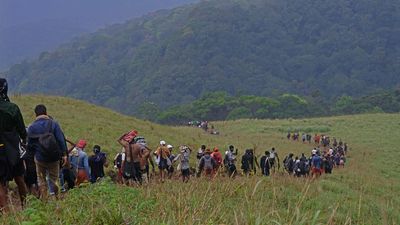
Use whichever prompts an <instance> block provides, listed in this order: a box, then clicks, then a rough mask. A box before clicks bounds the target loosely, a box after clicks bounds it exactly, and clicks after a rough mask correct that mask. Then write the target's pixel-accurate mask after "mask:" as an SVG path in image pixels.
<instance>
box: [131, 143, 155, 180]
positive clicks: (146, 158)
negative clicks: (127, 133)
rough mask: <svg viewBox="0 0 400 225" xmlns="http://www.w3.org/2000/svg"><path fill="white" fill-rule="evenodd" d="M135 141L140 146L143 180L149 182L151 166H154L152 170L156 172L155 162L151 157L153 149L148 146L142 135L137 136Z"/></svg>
mask: <svg viewBox="0 0 400 225" xmlns="http://www.w3.org/2000/svg"><path fill="white" fill-rule="evenodd" d="M135 143H136V144H137V145H139V146H140V151H141V152H140V154H141V158H140V171H141V174H142V182H143V183H144V184H148V183H149V180H150V166H149V163H150V164H151V167H152V172H153V173H154V162H153V159H152V157H151V149H149V148H148V147H147V144H146V141H145V139H144V138H142V137H137V138H135Z"/></svg>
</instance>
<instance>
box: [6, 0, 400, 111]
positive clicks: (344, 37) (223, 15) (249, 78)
mask: <svg viewBox="0 0 400 225" xmlns="http://www.w3.org/2000/svg"><path fill="white" fill-rule="evenodd" d="M399 15H400V13H399V5H398V4H397V1H396V0H388V1H384V2H381V1H375V0H361V1H357V2H349V1H347V0H338V1H329V0H324V1H314V0H304V1H297V0H283V1H282V0H268V1H260V0H259V1H250V0H239V1H234V0H218V1H217V0H212V1H201V2H200V3H198V4H195V5H190V6H185V7H180V8H176V9H173V10H162V11H159V12H156V13H152V14H150V15H147V16H145V17H141V18H139V19H135V20H132V21H129V22H127V23H125V24H121V25H113V26H110V27H107V28H105V29H102V30H99V31H98V32H96V33H94V34H91V35H87V36H85V37H82V38H79V39H78V40H74V41H73V42H71V43H69V44H66V45H64V46H62V47H60V48H59V49H57V50H55V51H54V52H51V53H43V54H41V55H40V56H39V57H38V58H37V59H36V60H34V61H32V62H24V63H21V64H17V65H15V66H13V67H12V68H11V69H10V70H9V71H7V72H6V75H7V77H9V79H10V83H12V84H15V85H16V86H18V89H17V92H21V93H50V94H56V95H67V96H71V97H75V98H79V99H84V100H87V101H90V102H92V103H96V104H100V105H103V106H107V107H111V108H113V109H116V110H118V111H120V112H124V113H128V114H131V113H137V112H138V111H139V110H140V108H141V106H142V105H143V104H146V103H154V104H155V105H156V106H157V107H160V108H162V109H163V108H165V107H168V106H171V105H176V104H180V103H187V102H190V101H192V100H194V99H197V98H198V97H199V96H201V95H202V94H204V93H205V92H208V91H217V90H218V91H220V90H223V91H226V92H228V93H229V94H231V95H243V94H252V95H257V96H277V95H280V94H282V93H294V94H300V95H301V96H303V95H321V96H322V97H323V98H328V99H331V98H334V97H336V96H341V95H344V94H346V95H350V96H354V95H357V96H359V95H364V94H366V93H370V92H372V91H376V90H380V89H387V88H393V87H396V86H398V85H399V82H400V80H399V79H400V78H399V76H398V73H399V71H400V64H399V62H400V61H399V60H398V59H399V57H400V56H399V53H400V50H399V46H398V44H397V39H398V38H397V37H399V36H400V33H399V32H400V29H399V26H398V21H400V18H399Z"/></svg>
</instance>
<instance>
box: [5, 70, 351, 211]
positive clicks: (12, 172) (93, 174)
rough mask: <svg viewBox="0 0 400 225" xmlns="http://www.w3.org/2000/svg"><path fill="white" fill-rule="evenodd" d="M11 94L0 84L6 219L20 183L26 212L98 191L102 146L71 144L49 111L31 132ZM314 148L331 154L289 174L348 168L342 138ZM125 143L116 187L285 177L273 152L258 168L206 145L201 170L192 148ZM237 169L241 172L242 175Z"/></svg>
mask: <svg viewBox="0 0 400 225" xmlns="http://www.w3.org/2000/svg"><path fill="white" fill-rule="evenodd" d="M7 91H8V85H7V81H6V80H5V79H1V78H0V209H1V211H4V210H5V211H6V210H7V205H8V197H7V192H8V183H9V182H10V181H12V180H14V181H15V183H16V184H17V187H18V192H19V196H20V200H21V204H22V205H23V204H24V201H25V198H26V195H27V194H28V193H31V194H33V195H36V196H37V197H38V198H41V199H44V200H46V199H48V197H49V196H54V197H55V198H58V196H59V193H60V192H65V191H68V190H69V189H72V188H74V187H76V186H80V185H81V184H86V183H95V182H97V181H98V180H99V179H101V178H103V177H104V176H105V171H104V170H105V167H108V164H109V163H108V159H107V155H106V154H105V153H104V152H103V151H102V150H101V147H100V146H99V145H94V147H93V154H91V156H88V153H87V150H86V146H87V142H86V141H85V140H83V139H82V140H79V141H78V142H77V143H74V142H72V141H70V140H67V139H66V138H65V136H64V133H63V131H62V129H61V126H60V125H59V123H58V122H57V121H55V120H54V119H53V118H52V117H50V116H49V115H48V114H47V108H46V106H45V105H42V104H40V105H37V106H36V107H35V108H34V112H35V115H36V118H35V120H34V121H33V122H32V123H31V124H30V125H29V126H28V128H26V127H25V123H24V120H23V118H22V115H21V112H20V109H19V107H18V106H17V105H16V104H14V103H12V102H10V99H9V98H8V96H7ZM295 136H296V138H294V137H295ZM298 136H299V135H298V134H293V135H290V134H288V139H291V138H293V140H298ZM303 136H304V135H303ZM308 136H309V135H305V140H303V142H306V141H309V140H310V138H308ZM317 137H319V138H318V142H317ZM314 140H315V143H316V144H317V145H318V146H319V145H320V144H321V143H322V146H323V147H321V149H320V147H317V148H314V149H313V150H312V151H311V156H310V157H309V158H307V157H306V156H305V154H302V155H301V156H299V157H295V158H293V157H294V155H293V154H289V155H288V156H287V157H285V159H284V160H283V165H284V168H285V170H286V171H287V172H288V173H289V174H291V175H294V176H309V175H312V176H314V177H317V176H319V175H321V174H322V173H323V172H325V173H331V172H332V168H334V167H338V166H344V163H345V161H346V158H345V156H346V152H347V145H346V144H345V143H342V142H341V141H339V142H338V143H336V139H335V138H334V139H333V145H332V147H331V145H330V141H329V137H328V136H326V135H322V136H321V137H320V135H315V138H314ZM117 142H118V143H119V144H120V145H121V146H122V148H121V151H120V152H119V153H118V154H117V155H116V156H115V157H114V160H113V163H114V168H115V170H116V171H117V175H116V181H117V182H118V183H120V184H124V185H128V186H139V185H146V184H149V182H150V181H151V180H156V179H154V178H153V176H154V175H155V170H156V167H158V177H159V178H158V180H159V182H161V183H163V182H164V181H165V180H166V179H173V178H175V177H180V179H182V181H183V182H185V183H186V182H189V180H190V179H191V177H200V176H205V177H208V178H209V179H214V178H215V177H216V176H218V175H224V176H228V177H235V176H237V175H244V176H252V175H256V174H257V170H259V171H261V173H259V174H262V175H263V176H270V175H271V174H273V173H275V172H276V171H278V170H279V169H280V159H279V156H278V152H277V150H276V149H275V148H271V150H269V151H266V152H265V154H264V155H263V156H262V157H261V158H260V161H258V159H257V156H256V154H255V150H254V149H246V150H245V151H244V154H243V155H242V156H241V158H239V155H238V154H239V150H238V149H237V148H235V147H234V146H233V145H230V146H228V148H227V150H226V151H225V154H224V155H223V154H222V153H221V152H220V150H219V148H217V147H207V146H206V145H202V146H201V147H200V148H199V149H198V150H197V152H196V157H195V158H196V162H192V163H190V162H191V154H192V153H193V149H192V148H191V147H189V146H188V145H181V146H179V147H178V151H175V150H174V146H172V145H171V144H167V142H166V141H164V140H161V141H160V142H159V146H158V147H157V149H155V150H154V151H153V150H152V149H150V148H149V147H148V145H147V143H146V139H145V138H144V137H143V136H139V132H138V131H136V130H132V131H130V132H127V133H125V134H123V135H121V136H120V137H119V138H118V139H117ZM309 142H310V141H309ZM68 146H69V147H68ZM193 158H194V157H193ZM239 159H240V160H239ZM237 164H240V170H239V169H237V167H236V165H237ZM193 165H195V166H193ZM150 169H151V171H150Z"/></svg>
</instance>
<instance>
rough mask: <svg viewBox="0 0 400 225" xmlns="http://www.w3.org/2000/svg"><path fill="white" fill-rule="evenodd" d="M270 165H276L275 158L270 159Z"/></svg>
mask: <svg viewBox="0 0 400 225" xmlns="http://www.w3.org/2000/svg"><path fill="white" fill-rule="evenodd" d="M269 165H271V167H273V166H274V165H275V158H272V159H269Z"/></svg>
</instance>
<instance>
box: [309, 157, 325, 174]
mask: <svg viewBox="0 0 400 225" xmlns="http://www.w3.org/2000/svg"><path fill="white" fill-rule="evenodd" d="M311 168H312V170H311V171H312V175H313V177H319V176H321V174H322V158H321V157H320V156H319V152H316V153H314V152H313V155H312V158H311Z"/></svg>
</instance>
